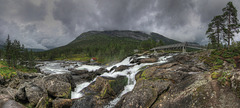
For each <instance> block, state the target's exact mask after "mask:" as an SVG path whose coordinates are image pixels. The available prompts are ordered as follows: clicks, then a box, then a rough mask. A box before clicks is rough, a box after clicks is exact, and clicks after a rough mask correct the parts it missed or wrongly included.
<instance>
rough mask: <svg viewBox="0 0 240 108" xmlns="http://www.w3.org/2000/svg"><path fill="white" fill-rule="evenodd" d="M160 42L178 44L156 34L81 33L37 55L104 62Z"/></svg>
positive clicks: (40, 56) (137, 32) (122, 32)
mask: <svg viewBox="0 0 240 108" xmlns="http://www.w3.org/2000/svg"><path fill="white" fill-rule="evenodd" d="M149 40H150V41H149ZM151 40H153V41H151ZM161 42H162V43H164V44H174V43H179V42H178V41H175V40H173V39H169V38H167V37H164V36H162V35H160V34H157V33H150V34H147V33H144V32H141V31H129V30H122V31H119V30H114V31H89V32H85V33H82V34H81V35H80V36H78V37H77V38H76V39H75V40H73V41H72V42H70V43H69V44H67V45H65V46H61V47H58V48H54V49H51V50H49V51H45V52H42V53H39V58H40V59H50V60H52V59H53V60H54V59H69V58H74V59H70V60H76V59H77V60H82V59H81V58H85V60H88V59H89V58H90V57H97V58H99V60H100V61H102V62H106V61H111V60H114V59H116V60H119V59H122V58H124V57H126V56H129V55H131V54H133V50H134V49H142V47H147V48H148V47H155V46H157V45H160V44H159V43H161ZM145 49H146V48H145Z"/></svg>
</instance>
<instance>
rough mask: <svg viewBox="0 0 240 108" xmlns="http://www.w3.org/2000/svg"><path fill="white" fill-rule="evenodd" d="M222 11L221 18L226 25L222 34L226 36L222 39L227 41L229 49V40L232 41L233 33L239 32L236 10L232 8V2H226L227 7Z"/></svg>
mask: <svg viewBox="0 0 240 108" xmlns="http://www.w3.org/2000/svg"><path fill="white" fill-rule="evenodd" d="M222 11H223V15H222V17H223V19H224V21H225V24H226V29H225V30H224V32H225V33H226V34H227V36H226V37H224V39H225V40H226V41H227V43H228V47H229V46H230V42H231V40H233V36H234V33H238V32H239V27H240V25H239V20H238V18H237V9H236V8H235V7H234V5H233V3H232V2H228V4H227V6H226V7H225V8H223V9H222Z"/></svg>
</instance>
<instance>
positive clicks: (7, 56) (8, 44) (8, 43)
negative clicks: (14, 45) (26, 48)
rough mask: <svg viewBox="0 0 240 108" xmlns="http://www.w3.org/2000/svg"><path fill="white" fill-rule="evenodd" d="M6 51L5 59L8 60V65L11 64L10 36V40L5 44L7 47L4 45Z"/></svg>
mask: <svg viewBox="0 0 240 108" xmlns="http://www.w3.org/2000/svg"><path fill="white" fill-rule="evenodd" d="M4 49H5V54H4V56H5V58H6V60H7V63H8V64H10V59H11V55H12V54H11V53H10V52H11V40H10V36H9V35H8V38H7V40H6V42H5V45H4Z"/></svg>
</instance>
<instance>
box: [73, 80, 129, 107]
mask: <svg viewBox="0 0 240 108" xmlns="http://www.w3.org/2000/svg"><path fill="white" fill-rule="evenodd" d="M127 81H128V79H127V78H126V77H124V76H118V77H117V78H108V77H98V78H97V79H96V81H95V82H94V83H92V84H90V85H89V86H88V87H86V88H84V89H83V90H82V91H81V92H82V93H83V94H84V96H83V97H81V98H80V99H76V100H74V102H73V106H72V107H71V108H100V107H103V106H105V105H107V104H108V103H109V102H110V100H112V99H114V98H115V97H116V96H118V95H119V94H120V93H121V91H122V90H123V88H124V86H125V85H126V84H127Z"/></svg>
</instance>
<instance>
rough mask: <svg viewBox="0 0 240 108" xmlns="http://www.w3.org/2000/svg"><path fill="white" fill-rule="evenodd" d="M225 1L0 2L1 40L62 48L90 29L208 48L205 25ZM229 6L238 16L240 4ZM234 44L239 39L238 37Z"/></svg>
mask: <svg viewBox="0 0 240 108" xmlns="http://www.w3.org/2000/svg"><path fill="white" fill-rule="evenodd" d="M227 2H228V1H227V0H0V41H5V39H6V37H7V34H10V36H11V37H12V38H13V39H17V40H20V41H21V42H22V43H24V44H25V46H27V47H32V48H45V49H47V48H49V47H57V46H61V45H65V44H67V43H69V42H70V41H72V40H73V39H74V38H76V37H77V36H78V35H79V34H81V33H83V32H87V31H89V30H115V29H118V30H140V31H145V32H157V33H160V34H163V35H165V36H167V37H169V38H173V39H176V40H180V41H197V42H201V43H207V41H208V40H207V39H206V36H205V31H206V29H207V24H208V23H209V22H210V21H211V19H212V18H213V17H214V16H216V15H219V14H221V13H222V11H221V10H222V8H223V7H225V6H226V4H227ZM233 3H234V5H235V6H236V7H237V9H238V10H239V11H240V2H239V1H238V0H233ZM239 13H240V12H239ZM238 18H239V19H240V15H239V14H238ZM236 39H238V40H240V38H239V36H238V37H236Z"/></svg>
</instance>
